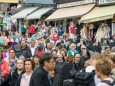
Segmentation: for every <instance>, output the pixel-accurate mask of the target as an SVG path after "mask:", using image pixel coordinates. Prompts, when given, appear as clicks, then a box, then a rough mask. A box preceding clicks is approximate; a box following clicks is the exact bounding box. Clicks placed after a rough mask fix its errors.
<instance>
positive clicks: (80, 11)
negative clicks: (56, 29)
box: [46, 4, 95, 21]
mask: <svg viewBox="0 0 115 86" xmlns="http://www.w3.org/2000/svg"><path fill="white" fill-rule="evenodd" d="M94 6H95V4H87V5H82V6H76V7H68V8H60V9H57V10H56V11H55V12H54V13H53V14H51V15H50V16H49V17H48V18H47V19H46V20H49V21H53V20H62V19H64V18H65V19H69V18H74V17H75V18H76V17H81V16H82V15H84V14H86V13H87V12H89V11H90V10H91V9H92V8H93V7H94Z"/></svg>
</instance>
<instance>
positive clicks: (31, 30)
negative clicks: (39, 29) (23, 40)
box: [28, 25, 35, 33]
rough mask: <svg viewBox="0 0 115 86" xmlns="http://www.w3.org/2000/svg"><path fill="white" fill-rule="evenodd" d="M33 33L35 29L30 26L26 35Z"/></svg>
mask: <svg viewBox="0 0 115 86" xmlns="http://www.w3.org/2000/svg"><path fill="white" fill-rule="evenodd" d="M34 31H35V27H34V26H33V25H31V26H30V27H29V29H28V33H34Z"/></svg>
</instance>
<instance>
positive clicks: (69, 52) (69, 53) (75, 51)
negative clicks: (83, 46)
mask: <svg viewBox="0 0 115 86" xmlns="http://www.w3.org/2000/svg"><path fill="white" fill-rule="evenodd" d="M78 53H79V52H78V50H74V56H75V55H76V54H78ZM67 54H68V55H72V52H71V50H68V51H67Z"/></svg>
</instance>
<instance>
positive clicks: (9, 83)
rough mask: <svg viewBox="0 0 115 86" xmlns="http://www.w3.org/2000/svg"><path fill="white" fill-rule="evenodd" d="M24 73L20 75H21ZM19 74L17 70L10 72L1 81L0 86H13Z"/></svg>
mask: <svg viewBox="0 0 115 86" xmlns="http://www.w3.org/2000/svg"><path fill="white" fill-rule="evenodd" d="M23 73H24V71H23V72H22V73H21V74H23ZM18 76H19V74H18V73H17V70H15V71H14V72H11V73H10V74H9V75H8V76H7V77H6V78H5V80H4V81H3V83H2V85H1V86H15V84H16V81H17V79H18Z"/></svg>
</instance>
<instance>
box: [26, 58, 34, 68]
mask: <svg viewBox="0 0 115 86" xmlns="http://www.w3.org/2000/svg"><path fill="white" fill-rule="evenodd" d="M27 61H29V62H31V64H32V69H33V70H34V67H35V63H34V61H33V60H32V59H29V58H27V59H25V60H24V65H25V62H27Z"/></svg>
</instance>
